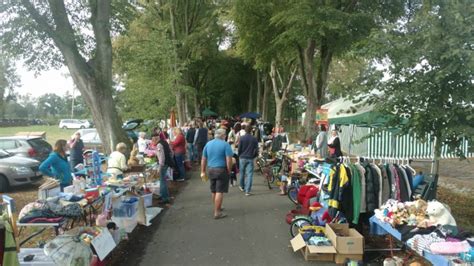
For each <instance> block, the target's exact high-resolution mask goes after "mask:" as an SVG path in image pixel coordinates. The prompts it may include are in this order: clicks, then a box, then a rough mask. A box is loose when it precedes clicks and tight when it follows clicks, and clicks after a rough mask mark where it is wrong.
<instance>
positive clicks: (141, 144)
mask: <svg viewBox="0 0 474 266" xmlns="http://www.w3.org/2000/svg"><path fill="white" fill-rule="evenodd" d="M148 143H150V140H148V139H142V138H138V141H137V146H138V152H142V153H144V152H145V150H146V147H147V146H148Z"/></svg>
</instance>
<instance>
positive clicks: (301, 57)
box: [296, 43, 309, 97]
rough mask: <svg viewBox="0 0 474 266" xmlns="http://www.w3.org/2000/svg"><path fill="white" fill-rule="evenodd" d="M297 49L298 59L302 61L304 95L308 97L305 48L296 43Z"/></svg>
mask: <svg viewBox="0 0 474 266" xmlns="http://www.w3.org/2000/svg"><path fill="white" fill-rule="evenodd" d="M296 49H297V50H298V59H299V63H300V71H301V77H302V81H303V92H304V96H305V97H308V93H309V85H308V80H307V79H306V69H305V61H304V52H303V48H302V47H301V45H299V44H298V43H296Z"/></svg>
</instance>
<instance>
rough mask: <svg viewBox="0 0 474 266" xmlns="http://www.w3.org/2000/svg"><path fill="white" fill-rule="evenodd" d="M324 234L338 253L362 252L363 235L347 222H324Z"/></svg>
mask: <svg viewBox="0 0 474 266" xmlns="http://www.w3.org/2000/svg"><path fill="white" fill-rule="evenodd" d="M326 236H327V237H328V238H329V240H331V243H332V244H333V245H334V246H335V247H336V250H337V253H338V254H364V237H363V236H362V235H361V234H359V232H357V230H355V229H350V228H349V225H348V224H326Z"/></svg>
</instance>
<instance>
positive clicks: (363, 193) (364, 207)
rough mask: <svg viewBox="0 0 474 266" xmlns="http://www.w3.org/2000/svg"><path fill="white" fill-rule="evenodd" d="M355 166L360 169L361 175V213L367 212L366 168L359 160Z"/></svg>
mask: <svg viewBox="0 0 474 266" xmlns="http://www.w3.org/2000/svg"><path fill="white" fill-rule="evenodd" d="M355 167H356V168H357V170H359V176H360V213H365V212H367V200H366V182H365V168H364V167H363V166H362V165H361V164H360V163H359V162H357V163H356V164H355Z"/></svg>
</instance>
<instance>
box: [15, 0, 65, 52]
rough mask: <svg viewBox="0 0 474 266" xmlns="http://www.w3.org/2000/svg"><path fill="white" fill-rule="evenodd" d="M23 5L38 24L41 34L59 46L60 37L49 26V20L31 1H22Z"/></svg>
mask: <svg viewBox="0 0 474 266" xmlns="http://www.w3.org/2000/svg"><path fill="white" fill-rule="evenodd" d="M21 3H22V5H23V6H24V7H25V8H26V11H28V13H29V14H30V16H31V18H32V19H33V20H34V21H35V22H36V24H37V25H38V27H39V30H40V31H41V32H44V33H46V34H47V35H48V36H49V37H50V38H51V39H53V41H54V42H55V43H56V44H58V43H60V39H59V36H58V35H57V33H56V31H55V30H54V29H53V27H51V26H50V25H49V24H48V19H47V18H46V17H45V16H43V15H41V14H40V13H39V12H38V10H36V8H35V7H34V6H33V4H32V3H31V2H30V1H29V0H21Z"/></svg>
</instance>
